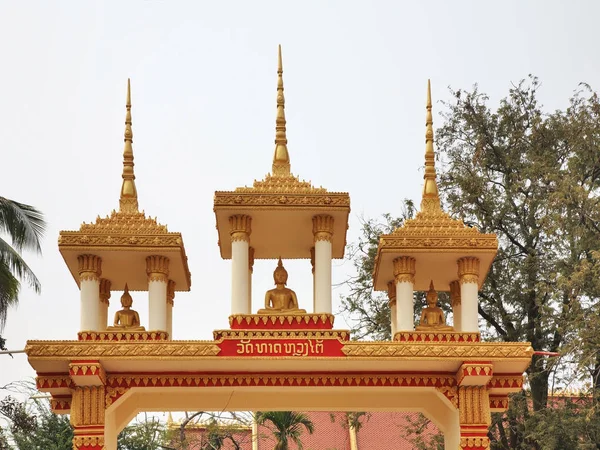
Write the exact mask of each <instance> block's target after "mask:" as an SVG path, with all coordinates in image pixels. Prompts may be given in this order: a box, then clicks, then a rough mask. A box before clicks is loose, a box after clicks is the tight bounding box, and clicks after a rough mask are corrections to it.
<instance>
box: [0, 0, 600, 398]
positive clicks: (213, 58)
mask: <svg viewBox="0 0 600 450" xmlns="http://www.w3.org/2000/svg"><path fill="white" fill-rule="evenodd" d="M599 5H600V4H599V3H598V2H595V1H587V2H584V1H571V2H560V1H544V2H542V1H537V2H534V1H529V2H523V1H502V2H495V4H494V6H491V5H490V2H478V1H470V2H467V1H462V2H456V1H455V2H444V1H428V2H416V1H412V2H408V1H407V2H398V1H395V2H391V1H390V2H383V1H379V2H364V1H363V2H357V1H330V2H322V1H303V2H295V3H294V4H293V5H292V2H247V1H238V2H192V1H189V2H175V1H145V2H140V1H137V2H135V1H128V2H121V1H119V2H117V1H111V2H108V1H107V2H77V1H69V2H67V1H62V2H41V1H38V2H33V1H32V2H15V1H13V2H10V1H3V2H0V57H1V59H0V61H1V69H0V152H1V155H2V156H1V159H0V166H1V167H2V170H1V174H2V175H1V177H0V195H2V196H4V197H8V198H11V199H15V200H18V201H21V202H24V203H28V204H32V205H35V206H37V207H38V208H40V209H41V210H42V211H43V212H44V213H45V215H46V219H47V221H48V224H49V226H48V231H47V236H46V238H45V240H44V249H43V250H44V254H43V258H38V257H36V256H35V255H26V258H27V261H28V262H29V264H30V265H31V267H32V268H33V269H34V271H35V272H36V274H37V275H38V276H39V278H40V280H41V281H42V284H43V293H42V295H41V296H37V295H35V294H33V293H32V292H31V291H29V290H28V289H24V290H23V293H22V295H21V297H20V305H19V307H18V309H16V310H15V309H13V310H10V311H9V316H8V324H7V326H6V328H5V330H4V331H3V333H2V335H3V336H4V337H5V338H7V340H8V343H7V345H8V347H9V348H10V349H22V348H23V347H24V345H25V341H26V340H27V339H76V333H77V330H78V326H79V293H78V290H77V286H76V284H75V282H74V280H73V279H72V277H71V275H70V274H69V272H68V270H67V268H66V266H65V264H64V263H63V260H62V258H61V256H60V254H59V253H58V248H57V242H56V239H57V237H58V233H59V230H63V229H66V230H74V229H78V228H79V225H80V224H81V222H83V221H86V222H90V221H93V220H95V218H96V216H97V215H102V216H104V215H107V214H109V213H110V211H111V210H112V209H113V208H118V196H119V189H120V186H121V167H122V166H121V160H122V151H123V129H124V124H123V122H124V117H125V108H124V106H125V88H126V80H127V77H131V80H132V101H133V108H132V114H133V131H134V154H135V158H136V159H135V163H136V166H135V172H136V176H137V181H136V182H137V188H138V195H139V199H140V207H141V208H143V209H144V210H145V211H146V213H147V214H149V215H151V216H158V219H159V221H160V222H161V223H164V224H168V226H169V230H170V231H179V232H182V233H183V236H184V242H185V246H186V250H187V254H188V256H189V263H190V268H191V271H192V279H193V286H192V291H191V292H190V293H186V294H178V295H177V297H176V299H175V309H174V337H175V338H176V339H211V338H212V330H213V329H217V328H226V327H227V326H228V324H227V316H228V314H229V306H230V262H229V261H222V260H221V259H220V257H219V251H218V247H217V233H216V230H215V217H214V214H213V212H212V202H213V193H214V191H215V190H231V189H234V188H235V187H237V186H242V185H251V183H252V181H253V180H254V179H256V178H258V179H261V178H262V177H263V176H264V175H265V174H266V173H267V172H268V171H270V169H271V158H272V153H273V148H274V144H273V139H274V133H275V131H274V130H275V96H276V63H277V61H276V51H277V44H279V43H281V44H282V46H283V59H284V71H285V72H284V81H285V88H286V91H285V92H286V107H287V109H286V115H287V120H288V139H289V146H288V147H289V151H290V155H291V160H292V171H293V172H294V173H295V174H298V175H300V177H301V178H303V179H306V180H311V181H312V182H313V183H314V184H315V185H317V186H320V185H322V186H323V187H326V188H328V189H329V190H332V191H347V192H349V193H350V196H351V202H352V213H351V219H350V230H349V235H348V242H352V241H354V240H355V239H356V236H357V234H358V232H359V222H358V217H359V216H361V215H364V216H366V217H375V216H378V215H380V214H381V213H383V212H391V213H398V212H399V207H400V202H401V200H402V199H403V198H405V197H408V198H412V199H414V200H418V198H419V195H420V189H421V181H422V172H421V166H422V164H423V156H422V155H423V151H424V133H425V129H424V118H425V109H424V103H425V88H426V81H427V78H431V80H432V89H433V97H434V102H435V101H439V100H444V99H446V100H447V99H448V98H449V95H448V91H447V89H446V87H447V86H452V87H454V88H469V87H470V86H472V84H474V83H479V85H480V87H481V89H482V90H483V91H484V92H487V93H488V94H490V96H491V98H492V99H493V100H498V99H499V98H500V97H501V96H504V95H505V94H506V93H507V92H508V88H509V87H510V82H511V81H514V82H517V81H518V80H520V79H522V78H525V77H526V76H527V75H528V74H529V73H533V74H535V75H537V76H539V77H540V79H541V81H542V83H543V87H542V91H541V99H542V101H543V103H544V104H545V106H546V108H547V110H553V109H556V108H562V107H564V106H566V103H567V99H568V98H569V96H570V95H571V93H572V91H573V90H574V89H575V88H576V87H577V84H578V83H579V82H580V81H585V82H588V83H590V84H591V85H592V86H593V87H596V88H597V87H598V86H599V84H600V83H598V81H599V80H598V78H599V77H600V75H599V74H600V57H599V56H598V34H597V18H598V17H599V14H600V6H599ZM441 108H442V106H441V105H440V104H439V103H438V104H434V113H435V115H434V121H436V125H439V124H440V119H439V116H438V114H437V113H439V111H440V110H441ZM287 267H288V270H289V272H290V279H289V286H290V287H291V288H292V289H295V290H296V292H297V293H298V297H299V301H300V306H301V307H306V308H307V309H310V305H311V303H312V301H311V298H310V296H311V292H312V286H311V275H310V263H309V262H300V263H295V264H292V263H289V264H287ZM273 269H274V267H273V263H272V262H268V263H267V262H262V263H261V262H260V261H257V263H256V264H255V275H254V280H253V293H254V309H257V308H258V307H259V305H260V303H261V300H262V298H263V293H264V291H266V290H267V289H269V288H270V287H271V285H272V276H271V274H272V270H273ZM349 271H350V263H343V262H336V264H335V266H334V281H338V282H339V281H342V280H343V279H344V278H345V276H346V275H347V274H348V273H349ZM340 293H341V290H339V289H338V290H336V291H334V297H335V298H336V304H337V303H338V302H337V298H338V297H339V294H340ZM119 297H120V293H117V292H115V293H113V297H112V298H111V309H110V312H109V317H110V318H112V316H113V314H114V311H115V310H117V309H119ZM134 308H136V309H137V310H138V311H139V312H140V316H141V319H142V323H143V324H146V325H147V317H148V314H147V301H146V300H145V298H144V297H143V296H142V295H141V294H140V293H136V294H134ZM334 308H336V309H337V308H339V304H337V306H334ZM337 326H338V327H343V326H344V324H343V320H341V318H339V317H338V322H337ZM34 375H35V374H34V372H33V370H32V369H31V368H30V367H29V365H28V363H27V361H26V357H25V356H24V355H15V358H14V359H11V358H10V357H8V356H2V355H0V386H2V385H4V384H6V383H8V382H10V381H13V380H19V379H24V378H27V377H33V376H34Z"/></svg>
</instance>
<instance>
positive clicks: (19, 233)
mask: <svg viewBox="0 0 600 450" xmlns="http://www.w3.org/2000/svg"><path fill="white" fill-rule="evenodd" d="M45 227H46V224H45V222H44V217H43V215H42V213H41V212H39V211H38V210H37V209H35V208H34V207H33V206H29V205H25V204H23V203H18V202H15V201H14V200H9V199H7V198H4V197H0V235H2V234H5V235H7V236H8V237H9V238H10V240H11V244H12V245H11V244H9V243H8V242H6V241H5V240H4V239H2V237H0V332H1V331H2V329H3V328H4V326H5V325H6V317H7V313H8V309H9V308H10V307H11V306H16V305H17V302H18V300H19V291H20V289H21V281H25V282H27V284H29V286H30V287H31V288H32V289H33V290H34V291H36V292H38V293H39V292H40V289H41V285H40V282H39V280H38V279H37V277H36V276H35V274H34V273H33V271H32V270H31V269H30V268H29V266H28V265H27V263H26V262H25V260H24V259H23V258H22V257H21V255H20V253H21V252H23V251H24V250H33V251H35V252H37V253H41V247H40V241H41V238H42V235H43V234H44V229H45ZM0 344H1V346H2V347H3V346H4V341H3V340H2V341H0Z"/></svg>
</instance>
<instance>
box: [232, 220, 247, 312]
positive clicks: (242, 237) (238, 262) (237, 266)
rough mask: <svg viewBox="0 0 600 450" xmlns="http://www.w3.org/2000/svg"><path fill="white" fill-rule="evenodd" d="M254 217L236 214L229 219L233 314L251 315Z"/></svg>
mask: <svg viewBox="0 0 600 450" xmlns="http://www.w3.org/2000/svg"><path fill="white" fill-rule="evenodd" d="M251 233H252V217H250V216H248V215H246V214H236V215H233V216H231V217H229V235H230V237H231V314H250V312H251V311H250V305H249V304H248V303H249V302H248V299H249V298H250V293H249V288H250V280H249V278H250V277H249V275H250V274H249V270H248V262H249V257H250V234H251Z"/></svg>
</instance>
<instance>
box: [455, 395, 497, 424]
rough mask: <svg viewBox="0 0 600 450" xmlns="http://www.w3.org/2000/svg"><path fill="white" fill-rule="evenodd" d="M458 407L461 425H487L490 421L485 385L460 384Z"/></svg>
mask: <svg viewBox="0 0 600 450" xmlns="http://www.w3.org/2000/svg"><path fill="white" fill-rule="evenodd" d="M458 408H459V415H460V424H461V426H463V425H488V426H489V424H490V423H491V416H490V395H489V391H488V390H487V387H486V386H460V387H459V388H458Z"/></svg>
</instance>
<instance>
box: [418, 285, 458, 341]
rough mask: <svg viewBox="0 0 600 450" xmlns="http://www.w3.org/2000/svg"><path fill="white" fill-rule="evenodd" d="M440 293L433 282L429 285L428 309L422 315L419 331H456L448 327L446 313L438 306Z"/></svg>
mask: <svg viewBox="0 0 600 450" xmlns="http://www.w3.org/2000/svg"><path fill="white" fill-rule="evenodd" d="M437 302H438V293H437V291H436V290H435V288H434V287H433V280H431V283H430V284H429V291H428V292H427V307H426V308H424V309H423V312H422V313H421V321H420V323H419V325H418V326H417V327H416V330H417V331H454V328H452V327H451V326H449V325H446V318H445V317H444V312H443V311H442V309H441V308H440V307H439V306H438V305H437Z"/></svg>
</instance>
